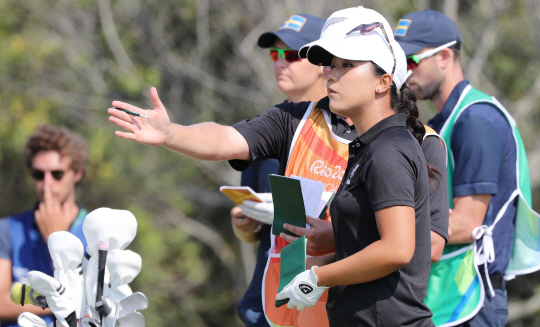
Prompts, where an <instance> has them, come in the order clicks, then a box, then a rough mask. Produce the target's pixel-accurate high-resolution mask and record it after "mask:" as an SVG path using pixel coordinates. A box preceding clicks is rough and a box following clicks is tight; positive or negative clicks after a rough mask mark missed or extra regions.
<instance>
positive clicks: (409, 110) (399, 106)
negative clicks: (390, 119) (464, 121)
mask: <svg viewBox="0 0 540 327" xmlns="http://www.w3.org/2000/svg"><path fill="white" fill-rule="evenodd" d="M373 66H374V67H375V75H377V76H382V75H384V74H386V72H385V71H384V70H383V69H382V68H381V67H379V66H377V65H376V64H375V63H373ZM390 99H391V100H390V101H391V104H390V105H391V106H392V108H393V109H394V111H395V112H397V113H405V114H406V115H407V120H406V122H407V129H408V130H409V132H411V134H412V136H413V137H414V138H415V139H416V140H417V141H418V143H419V144H420V145H422V143H424V135H425V134H426V128H425V127H424V124H422V122H420V120H419V119H418V106H417V105H416V100H417V97H416V93H415V92H414V91H413V90H412V89H411V88H410V87H409V86H408V85H407V83H403V85H402V86H401V91H400V92H399V94H398V92H397V87H396V84H394V83H392V86H390ZM426 163H427V168H428V176H429V185H430V186H433V181H434V180H435V179H439V180H440V178H441V177H442V174H441V172H440V171H439V170H438V169H437V168H435V166H433V165H432V164H430V163H429V162H426Z"/></svg>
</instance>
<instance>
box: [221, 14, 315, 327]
mask: <svg viewBox="0 0 540 327" xmlns="http://www.w3.org/2000/svg"><path fill="white" fill-rule="evenodd" d="M323 25H324V20H323V19H321V18H319V17H315V16H311V15H306V14H297V15H293V16H291V17H289V18H287V20H286V21H285V22H283V23H282V24H281V25H280V27H279V28H278V30H277V31H275V32H266V33H263V34H262V35H261V36H260V37H259V40H258V45H259V47H261V48H263V49H268V54H269V59H270V60H269V61H270V62H271V63H272V71H273V73H274V78H275V81H276V86H277V87H278V89H279V90H280V91H281V92H282V93H283V94H285V96H286V97H287V99H286V102H302V101H317V100H319V99H321V98H324V97H325V96H326V81H325V79H324V76H323V74H322V68H321V67H317V66H314V65H312V64H310V63H309V62H308V61H307V60H305V59H304V60H303V59H300V57H299V56H298V50H299V49H300V47H302V46H303V45H304V44H306V43H309V42H312V41H315V40H316V39H317V38H318V37H319V35H320V33H321V30H322V27H323ZM278 172H279V161H278V160H276V159H267V160H264V161H260V162H256V163H254V164H253V165H252V166H250V167H249V168H247V169H246V170H244V171H243V172H242V179H241V184H242V186H249V187H251V188H252V189H253V190H254V191H255V192H258V195H259V197H260V198H263V199H267V200H269V202H267V203H257V202H253V201H244V203H243V204H241V205H240V206H238V207H235V208H233V209H232V210H231V221H232V225H233V229H234V232H235V234H236V235H237V236H238V238H239V239H241V240H242V241H245V242H248V243H253V242H256V241H258V240H260V244H259V249H258V252H257V263H256V266H255V271H254V273H253V277H252V280H251V283H250V285H249V288H248V290H247V292H246V294H245V295H244V297H243V298H242V300H241V301H240V303H239V304H238V315H239V316H240V318H241V319H242V321H243V322H244V323H245V324H246V326H247V327H248V326H249V327H255V326H261V327H262V326H268V323H267V321H266V318H265V316H264V312H263V303H262V297H261V288H262V281H263V276H264V269H265V266H266V261H267V259H268V250H269V249H270V229H271V225H272V221H273V218H274V207H273V204H272V203H271V194H270V193H269V192H270V185H269V182H268V175H269V174H278Z"/></svg>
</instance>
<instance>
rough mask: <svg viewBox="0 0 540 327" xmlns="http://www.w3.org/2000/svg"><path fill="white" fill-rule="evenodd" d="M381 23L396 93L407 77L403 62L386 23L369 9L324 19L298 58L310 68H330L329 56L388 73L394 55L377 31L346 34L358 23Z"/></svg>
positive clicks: (378, 30) (401, 51)
mask: <svg viewBox="0 0 540 327" xmlns="http://www.w3.org/2000/svg"><path fill="white" fill-rule="evenodd" d="M371 23H382V24H383V26H384V30H385V32H386V35H387V36H388V39H389V41H390V45H391V47H392V49H393V51H394V54H395V56H396V69H395V72H394V75H393V81H394V83H395V84H396V86H397V89H398V90H399V89H400V88H401V86H402V85H403V83H405V80H406V78H407V59H406V57H405V53H404V52H403V49H402V48H401V46H400V45H399V44H398V43H397V42H396V41H395V40H394V34H393V32H392V27H391V26H390V24H388V21H387V20H386V19H385V18H384V17H383V16H382V15H381V14H379V13H378V12H376V11H375V10H373V9H368V8H364V7H362V6H359V7H353V8H347V9H343V10H339V11H336V12H335V13H333V14H332V15H330V17H328V19H327V20H326V24H325V25H324V27H323V30H322V32H321V37H320V39H319V40H317V41H314V42H311V43H308V44H306V45H304V46H303V47H302V48H301V49H300V51H299V54H300V57H301V58H307V59H308V60H309V61H310V62H311V63H312V64H314V65H319V64H320V65H322V66H330V61H331V60H332V58H333V57H338V58H342V59H348V60H357V61H372V62H374V63H375V64H377V65H378V66H379V67H381V68H382V69H383V70H384V71H385V72H387V73H388V74H391V73H392V68H393V67H394V56H392V51H391V50H390V47H389V46H388V42H387V41H386V38H385V36H384V33H383V32H382V30H381V28H376V29H374V30H373V31H371V32H369V33H366V34H364V35H363V34H361V33H360V32H358V31H357V32H353V33H350V34H349V35H347V33H348V32H350V31H351V30H353V29H354V28H356V27H358V26H359V25H361V24H371Z"/></svg>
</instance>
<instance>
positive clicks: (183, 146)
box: [108, 87, 250, 160]
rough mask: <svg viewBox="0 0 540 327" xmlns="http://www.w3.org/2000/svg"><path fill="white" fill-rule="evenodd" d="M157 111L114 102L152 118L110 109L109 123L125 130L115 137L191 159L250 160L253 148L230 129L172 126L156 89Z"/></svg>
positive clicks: (205, 125) (153, 94) (154, 102)
mask: <svg viewBox="0 0 540 327" xmlns="http://www.w3.org/2000/svg"><path fill="white" fill-rule="evenodd" d="M150 99H151V100H152V105H153V106H154V108H153V110H152V109H151V110H144V109H141V108H138V107H135V106H133V105H130V104H129V103H125V102H121V101H113V103H112V105H113V106H114V107H117V108H120V109H127V110H130V111H133V112H135V113H138V114H143V115H146V116H147V117H148V118H142V117H135V116H132V115H130V114H127V113H125V112H123V111H120V110H116V109H114V108H110V109H109V110H108V113H109V114H110V115H111V116H110V117H109V121H111V122H112V123H114V124H116V125H117V126H119V127H121V128H123V129H125V130H126V131H127V132H123V131H116V132H115V134H116V135H117V136H120V137H122V138H125V139H128V140H134V141H137V142H139V143H143V144H146V145H161V146H163V147H165V148H167V149H170V150H173V151H175V152H178V153H180V154H183V155H185V156H188V157H192V158H196V159H201V160H231V159H240V160H249V159H250V155H249V146H248V144H247V142H246V140H245V139H244V137H243V136H242V135H241V134H240V133H238V131H237V130H236V129H234V128H232V127H230V126H222V125H219V124H216V123H202V124H196V125H191V126H182V125H178V124H173V123H171V121H170V119H169V115H168V114H167V110H166V109H165V106H164V105H163V104H162V103H161V100H160V99H159V96H158V93H157V90H156V88H154V87H152V88H151V89H150Z"/></svg>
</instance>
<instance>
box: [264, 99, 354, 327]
mask: <svg viewBox="0 0 540 327" xmlns="http://www.w3.org/2000/svg"><path fill="white" fill-rule="evenodd" d="M349 142H350V141H348V140H346V139H344V138H341V137H339V136H337V135H335V134H333V133H332V128H331V123H330V117H329V114H328V112H326V111H325V110H322V109H317V108H316V103H314V102H312V103H311V104H310V106H309V108H308V110H307V111H306V113H305V115H304V117H303V118H302V121H301V123H300V125H299V126H298V128H297V129H296V132H295V135H294V138H293V141H292V144H291V150H290V153H289V159H288V162H287V169H286V170H285V176H291V175H295V176H300V177H305V178H309V179H313V180H316V181H319V182H322V183H324V184H326V186H325V189H324V190H325V191H326V192H333V193H335V192H336V191H337V189H338V187H339V185H340V183H341V179H342V178H343V174H344V173H345V168H346V167H347V160H348V156H349V145H348V144H349ZM328 212H329V211H327V212H326V214H325V216H324V218H323V219H324V220H328V221H329V220H330V215H329V214H328ZM271 238H272V245H271V247H270V253H269V257H268V261H267V264H266V269H265V275H264V282H263V286H262V287H263V289H262V294H263V307H264V313H265V315H266V318H267V320H268V323H269V324H270V325H271V326H273V327H284V326H301V327H307V326H313V327H326V326H328V316H327V314H326V301H327V299H328V291H327V292H325V293H324V294H323V295H322V296H321V298H320V299H319V301H318V302H317V304H316V305H315V306H313V307H312V308H305V309H304V310H302V311H298V310H296V309H293V310H291V309H289V308H287V306H286V305H284V306H281V307H279V308H276V306H275V301H276V295H277V293H278V292H277V291H278V287H279V271H280V261H281V260H280V252H281V249H283V248H284V247H285V246H287V245H288V244H289V242H287V241H285V240H284V239H283V238H281V237H279V236H275V235H273V234H271ZM324 254H327V253H312V252H308V255H311V256H320V255H324Z"/></svg>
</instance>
